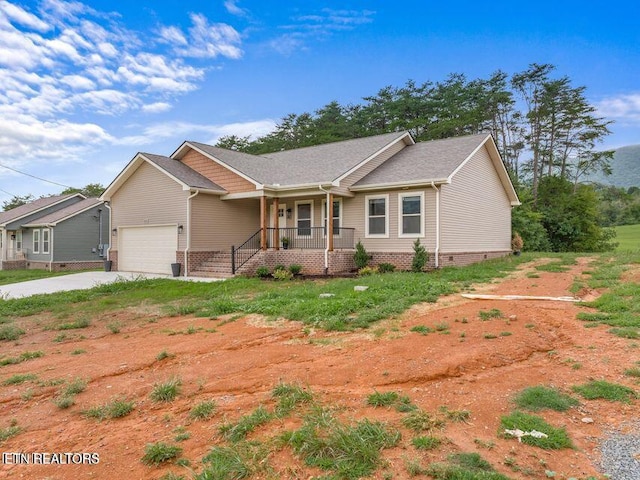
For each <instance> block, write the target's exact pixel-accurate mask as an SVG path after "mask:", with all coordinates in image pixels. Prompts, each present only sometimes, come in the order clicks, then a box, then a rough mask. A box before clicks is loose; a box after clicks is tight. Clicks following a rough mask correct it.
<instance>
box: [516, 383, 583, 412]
mask: <svg viewBox="0 0 640 480" xmlns="http://www.w3.org/2000/svg"><path fill="white" fill-rule="evenodd" d="M515 403H516V405H517V406H518V407H519V408H524V409H526V410H531V411H533V412H537V411H539V410H544V409H547V408H549V409H551V410H555V411H557V412H564V411H566V410H569V408H571V407H575V406H576V405H578V401H577V400H576V399H575V398H573V397H571V396H569V395H566V394H564V393H562V392H560V391H558V390H557V389H555V388H548V387H543V386H536V387H529V388H525V389H524V390H523V391H522V392H520V393H519V394H518V395H517V396H516V398H515Z"/></svg>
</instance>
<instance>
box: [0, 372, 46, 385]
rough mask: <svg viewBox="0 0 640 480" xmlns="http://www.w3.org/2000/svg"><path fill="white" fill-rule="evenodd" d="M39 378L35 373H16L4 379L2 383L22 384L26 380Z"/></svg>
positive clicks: (30, 380)
mask: <svg viewBox="0 0 640 480" xmlns="http://www.w3.org/2000/svg"><path fill="white" fill-rule="evenodd" d="M37 378H38V377H37V376H36V375H34V374H33V373H16V374H15V375H12V376H10V377H9V378H7V379H6V380H5V381H3V382H2V385H20V384H21V383H24V382H32V381H34V380H36V379H37Z"/></svg>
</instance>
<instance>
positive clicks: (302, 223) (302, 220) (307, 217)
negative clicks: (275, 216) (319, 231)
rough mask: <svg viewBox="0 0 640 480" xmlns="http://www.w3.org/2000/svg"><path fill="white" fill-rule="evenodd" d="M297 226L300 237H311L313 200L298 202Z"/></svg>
mask: <svg viewBox="0 0 640 480" xmlns="http://www.w3.org/2000/svg"><path fill="white" fill-rule="evenodd" d="M296 227H297V231H298V236H299V237H310V236H311V230H312V227H313V202H312V201H308V202H296Z"/></svg>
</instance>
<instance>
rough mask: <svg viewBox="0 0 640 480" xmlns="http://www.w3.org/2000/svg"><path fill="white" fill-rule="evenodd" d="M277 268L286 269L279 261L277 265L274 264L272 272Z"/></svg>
mask: <svg viewBox="0 0 640 480" xmlns="http://www.w3.org/2000/svg"><path fill="white" fill-rule="evenodd" d="M278 270H286V267H285V266H284V265H282V264H281V263H279V264H278V265H276V266H275V267H273V272H274V273H275V272H277V271H278Z"/></svg>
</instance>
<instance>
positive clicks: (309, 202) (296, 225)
mask: <svg viewBox="0 0 640 480" xmlns="http://www.w3.org/2000/svg"><path fill="white" fill-rule="evenodd" d="M305 204H306V205H311V208H310V215H311V219H310V220H311V225H310V227H309V228H310V229H311V230H310V235H299V234H298V229H299V228H300V227H298V205H305ZM294 208H295V210H296V215H295V220H294V221H295V223H294V225H295V229H296V237H299V238H313V200H297V201H296V202H294ZM304 220H306V218H305V219H304Z"/></svg>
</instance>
